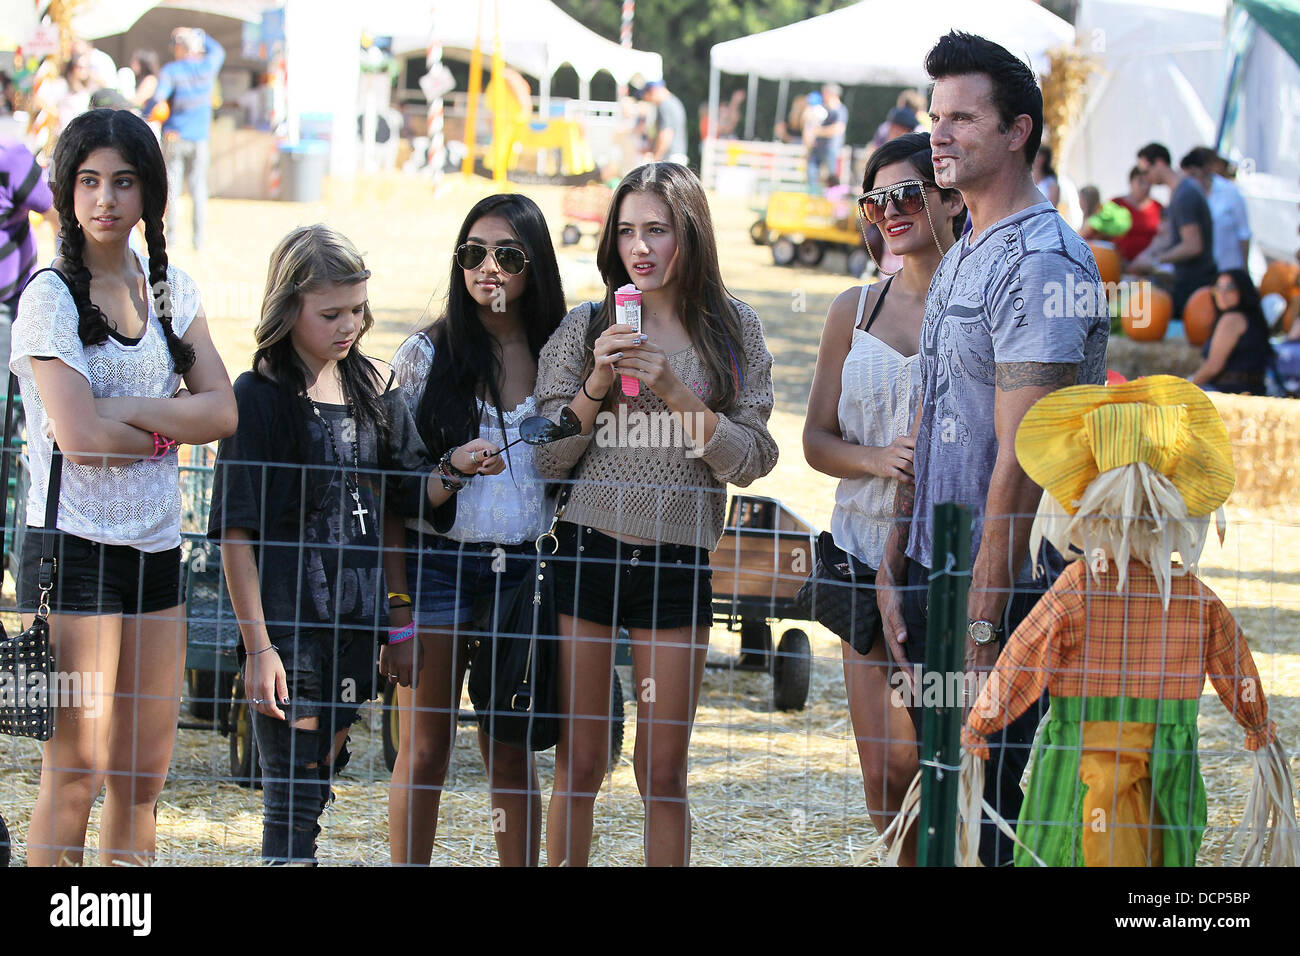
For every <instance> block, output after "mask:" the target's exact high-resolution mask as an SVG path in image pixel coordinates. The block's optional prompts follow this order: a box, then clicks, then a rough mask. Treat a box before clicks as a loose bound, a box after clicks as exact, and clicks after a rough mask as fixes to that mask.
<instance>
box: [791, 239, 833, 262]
mask: <svg viewBox="0 0 1300 956" xmlns="http://www.w3.org/2000/svg"><path fill="white" fill-rule="evenodd" d="M794 253H795V258H797V259H798V260H799V264H800V265H801V266H815V265H817V264H818V263H819V262H821V261H822V256H824V255H826V247H825V246H823V245H822V244H821V243H820V242H818V241H817V240H816V239H805V240H804V241H803V242H801V243H799V246H798V248H796V249H795V251H794Z"/></svg>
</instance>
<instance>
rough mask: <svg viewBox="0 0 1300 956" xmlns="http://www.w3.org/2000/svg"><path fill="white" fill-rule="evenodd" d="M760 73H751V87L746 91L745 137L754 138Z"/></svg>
mask: <svg viewBox="0 0 1300 956" xmlns="http://www.w3.org/2000/svg"><path fill="white" fill-rule="evenodd" d="M757 105H758V74H757V73H751V74H749V88H748V89H747V90H746V91H745V139H747V140H752V139H753V138H754V120H755V119H756V118H757V116H756V114H757V113H758V110H757V109H756V108H755V107H756V106H757Z"/></svg>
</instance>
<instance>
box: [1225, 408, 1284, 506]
mask: <svg viewBox="0 0 1300 956" xmlns="http://www.w3.org/2000/svg"><path fill="white" fill-rule="evenodd" d="M1209 395H1210V399H1211V400H1212V401H1213V402H1214V407H1215V408H1217V409H1218V410H1219V414H1220V415H1221V416H1222V417H1223V422H1224V424H1225V425H1227V426H1228V438H1229V440H1230V441H1231V442H1232V460H1233V463H1234V464H1235V465H1236V467H1237V487H1236V488H1235V489H1234V490H1233V492H1232V497H1231V498H1229V499H1228V504H1229V505H1230V506H1235V507H1239V508H1240V507H1245V508H1269V507H1276V506H1278V505H1283V504H1286V503H1287V502H1289V501H1291V499H1292V497H1293V496H1294V495H1295V493H1296V488H1297V481H1300V402H1297V401H1295V400H1294V399H1289V398H1257V397H1255V396H1253V395H1225V394H1222V393H1219V392H1210V393H1209Z"/></svg>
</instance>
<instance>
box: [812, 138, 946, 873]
mask: <svg viewBox="0 0 1300 956" xmlns="http://www.w3.org/2000/svg"><path fill="white" fill-rule="evenodd" d="M862 189H863V193H864V195H863V197H862V198H861V199H860V200H859V202H858V208H859V213H860V216H861V217H862V218H863V219H865V220H866V221H867V222H872V223H876V224H878V225H879V227H880V232H881V235H882V236H883V237H884V240H885V244H886V245H887V246H888V248H889V251H890V252H891V253H892V254H893V255H894V256H897V257H899V258H900V259H901V260H902V263H903V267H902V269H901V270H900V271H898V272H896V273H894V274H893V275H891V276H890V277H889V278H887V279H885V280H884V281H882V282H878V283H876V284H875V285H874V286H870V287H867V286H855V287H854V288H852V289H848V290H846V291H845V292H842V293H840V295H839V296H838V297H837V298H836V299H835V301H834V302H833V303H832V304H831V308H830V312H829V313H828V314H827V316H826V326H825V328H824V329H823V330H822V338H821V345H820V347H819V349H818V352H817V369H816V371H815V373H814V375H813V385H812V393H811V394H810V395H809V397H808V417H807V420H806V421H805V423H804V432H803V442H804V456H805V457H806V458H807V459H808V464H810V465H812V467H813V468H815V469H817V470H818V471H820V472H822V473H824V474H828V475H833V476H835V477H836V478H839V479H840V483H839V487H838V488H837V489H836V492H835V509H834V511H833V512H832V513H831V535H832V536H833V540H834V547H835V548H838V549H839V550H840V551H842V552H844V556H843V557H839V556H838V555H836V557H839V561H851V562H853V563H854V564H855V565H856V572H857V579H858V580H859V581H861V580H863V579H865V580H866V581H867V582H871V581H872V580H873V578H874V577H875V572H876V569H878V568H879V567H880V566H881V563H882V562H883V561H885V560H887V556H886V555H885V554H884V549H885V541H886V538H887V537H888V535H889V531H890V528H891V527H892V526H893V522H894V514H895V504H896V502H895V499H896V497H897V496H899V495H903V496H905V498H906V500H908V501H910V499H911V484H912V449H913V444H914V440H913V438H912V436H911V430H912V420H913V418H914V417H915V414H916V410H917V405H918V402H919V400H920V385H921V376H920V369H919V367H918V364H917V357H916V353H917V348H918V344H919V341H920V334H921V322H922V319H923V317H924V313H925V295H926V290H927V289H928V288H929V286H930V279H931V278H932V277H933V275H934V272H935V270H936V269H937V268H938V266H939V260H940V259H941V258H942V257H943V254H944V251H945V250H946V249H947V248H948V247H950V246H951V245H952V244H953V241H954V240H955V238H956V237H957V236H959V235H960V234H961V228H962V225H963V224H964V223H965V219H966V210H965V207H964V206H963V205H962V201H961V196H960V194H959V193H957V191H956V190H950V189H940V188H939V187H938V186H937V185H935V181H934V165H933V163H932V161H931V158H930V136H929V134H928V133H909V134H907V135H905V136H900V137H898V138H896V139H893V140H890V141H889V142H888V143H886V144H885V145H883V146H881V147H880V148H879V149H878V150H876V151H875V152H874V153H872V154H871V159H870V161H869V162H868V163H867V169H866V174H865V176H864V177H863V180H862ZM864 225H865V223H864ZM868 248H870V247H868ZM909 513H910V512H909ZM823 534H825V533H823ZM824 544H825V542H823V545H824ZM837 563H838V562H837ZM863 587H864V589H865V590H867V591H868V593H866V594H861V593H860V594H858V595H856V596H855V607H856V608H857V609H858V612H857V613H856V614H855V615H854V617H853V620H854V624H853V628H854V633H852V634H841V635H840V637H841V638H843V639H844V645H843V651H844V683H845V687H846V688H847V689H848V697H849V714H850V716H851V717H852V720H853V730H854V734H855V735H856V736H857V741H858V758H859V760H860V762H861V764H862V779H863V787H864V789H865V791H866V797H867V812H868V813H869V814H870V815H871V819H872V821H873V822H874V823H875V825H876V827H877V828H878V829H880V830H883V829H884V827H885V826H886V825H887V824H888V822H889V820H890V818H891V816H892V814H893V813H895V812H896V811H897V809H898V807H899V805H900V803H901V802H902V798H903V795H904V792H905V791H906V789H907V786H908V784H909V783H910V781H911V779H912V776H913V774H914V773H915V771H916V737H915V732H914V730H913V725H912V721H911V719H910V718H909V716H908V712H907V709H906V708H905V707H903V706H900V705H899V704H898V702H896V701H894V700H893V699H892V698H891V696H890V684H891V681H890V677H891V674H890V657H889V653H888V651H887V650H886V649H885V646H884V642H883V641H881V640H878V638H879V636H880V632H881V627H880V618H879V615H878V613H877V612H876V607H875V599H874V589H873V588H872V585H871V584H870V583H868V584H867V585H865V586H863ZM864 598H865V601H864ZM864 607H865V608H866V609H867V611H868V613H865V614H864V613H862V610H863V608H864ZM910 850H911V848H910V847H909V848H907V851H908V852H905V853H904V858H905V859H910V858H911V853H910Z"/></svg>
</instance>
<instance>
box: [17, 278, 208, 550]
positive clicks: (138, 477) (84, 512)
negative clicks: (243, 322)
mask: <svg viewBox="0 0 1300 956" xmlns="http://www.w3.org/2000/svg"><path fill="white" fill-rule="evenodd" d="M136 258H137V259H139V261H140V268H141V270H142V271H143V273H144V276H145V278H146V285H147V279H148V276H149V264H148V262H147V260H146V259H145V258H144V257H143V256H142V255H140V254H139V253H138V252H137V253H136ZM167 279H168V282H169V283H170V285H171V290H170V291H171V302H172V328H173V329H174V330H175V332H176V334H177V335H182V336H183V335H184V334H185V332H186V330H187V329H189V327H190V322H192V321H193V320H194V316H195V315H196V314H197V313H198V310H199V292H198V288H197V287H196V286H195V285H194V280H192V279H191V278H190V277H189V276H188V275H186V274H185V273H184V272H182V271H181V270H180V269H177V268H176V267H175V266H168V268H167ZM148 298H149V321H148V323H147V324H146V326H145V330H144V334H143V335H142V336H141V337H140V340H139V341H138V342H136V343H134V344H129V345H128V344H126V343H124V342H121V341H119V340H118V339H116V338H114V337H113V336H111V335H110V336H109V337H108V339H107V340H106V341H105V342H103V343H102V344H100V345H82V344H81V339H80V337H78V335H77V307H76V304H75V303H74V302H73V299H72V293H71V292H70V291H69V290H68V287H67V286H66V285H64V283H63V280H62V279H60V278H59V277H58V276H56V275H54V274H53V273H50V272H44V273H41V274H40V275H38V276H36V278H34V279H33V280H32V281H31V282H30V283H29V284H28V286H27V289H26V290H25V291H24V292H23V296H22V299H21V300H20V301H19V303H18V316H17V319H16V320H15V321H14V325H13V338H12V341H13V350H12V352H11V354H10V359H9V368H10V370H11V371H13V373H14V374H15V375H17V376H18V383H19V387H20V389H21V390H22V396H23V411H24V413H25V414H26V417H27V454H28V458H29V464H30V468H31V486H30V487H29V488H28V491H27V524H28V525H29V526H32V527H41V526H43V525H44V523H45V486H46V483H47V482H48V481H49V475H50V450H51V447H52V443H51V441H50V439H49V438H47V437H46V435H45V427H46V421H47V418H48V416H47V414H46V411H45V405H44V404H43V403H42V402H41V396H40V392H39V391H38V390H37V388H36V380H35V378H34V376H33V375H32V359H33V358H34V357H44V358H57V359H60V360H61V361H62V362H63V363H64V364H66V365H67V366H68V367H69V368H72V369H74V370H75V371H77V372H80V373H81V374H82V375H83V376H85V378H86V381H88V382H89V383H90V390H91V393H92V394H93V395H94V396H95V397H96V398H114V397H120V396H124V395H135V396H141V397H144V398H169V397H171V396H172V395H174V394H175V393H176V390H177V389H178V388H180V386H181V377H180V376H179V375H177V374H176V373H175V372H174V371H173V370H172V359H171V354H170V353H169V352H168V351H167V341H166V339H165V338H164V337H163V331H162V326H161V325H160V324H159V322H158V317H157V314H156V313H155V311H154V301H153V296H152V295H150V296H149V297H148ZM58 526H59V528H60V529H61V530H63V531H67V532H68V533H70V534H75V535H77V536H78V537H80V538H86V539H87V540H90V541H97V542H99V543H100V544H121V545H130V546H131V547H134V548H138V549H139V550H141V551H145V552H150V553H156V552H159V551H166V550H168V549H169V548H175V547H178V546H179V545H180V543H181V495H180V486H179V481H178V472H177V464H176V452H175V450H173V451H172V452H171V453H170V454H169V455H167V457H165V458H163V459H162V460H161V461H136V462H132V463H131V464H129V465H124V466H122V467H112V468H98V467H94V466H91V465H78V464H76V463H75V462H72V461H69V460H68V459H67V458H64V461H63V487H62V491H61V493H60V495H59V520H58Z"/></svg>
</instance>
